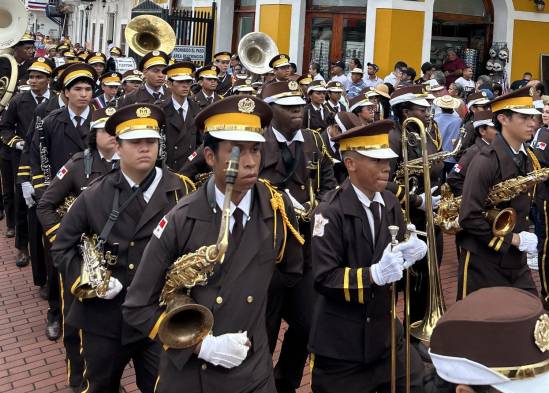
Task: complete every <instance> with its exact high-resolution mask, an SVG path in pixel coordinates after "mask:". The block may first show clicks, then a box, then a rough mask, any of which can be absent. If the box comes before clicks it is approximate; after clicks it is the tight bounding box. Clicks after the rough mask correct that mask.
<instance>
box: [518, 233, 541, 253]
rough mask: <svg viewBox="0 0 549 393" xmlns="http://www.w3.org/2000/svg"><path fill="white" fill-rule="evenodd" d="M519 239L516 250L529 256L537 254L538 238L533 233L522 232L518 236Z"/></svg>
mask: <svg viewBox="0 0 549 393" xmlns="http://www.w3.org/2000/svg"><path fill="white" fill-rule="evenodd" d="M518 235H519V237H520V243H519V246H518V249H519V250H520V251H526V252H529V253H530V254H537V252H538V237H537V236H536V235H535V234H534V233H530V232H527V231H522V232H521V233H519V234H518Z"/></svg>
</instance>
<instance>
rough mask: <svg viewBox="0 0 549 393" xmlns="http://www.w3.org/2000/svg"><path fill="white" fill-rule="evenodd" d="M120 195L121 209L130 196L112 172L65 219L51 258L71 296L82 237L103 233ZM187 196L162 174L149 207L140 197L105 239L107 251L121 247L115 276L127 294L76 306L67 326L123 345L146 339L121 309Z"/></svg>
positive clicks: (176, 182)
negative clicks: (159, 233)
mask: <svg viewBox="0 0 549 393" xmlns="http://www.w3.org/2000/svg"><path fill="white" fill-rule="evenodd" d="M116 189H119V190H120V200H119V203H120V205H122V204H123V203H124V201H125V200H126V199H127V198H128V197H129V196H130V195H131V193H132V190H131V188H130V186H129V184H128V182H127V181H126V179H125V178H124V176H123V175H122V172H121V171H120V170H114V171H112V172H110V173H109V174H107V175H106V176H104V177H103V178H102V179H100V180H99V181H97V182H95V183H94V184H93V185H92V186H90V187H89V188H88V189H86V190H85V191H84V192H83V193H82V194H80V196H79V197H78V198H77V199H76V201H75V202H74V204H73V205H72V207H71V209H70V210H69V211H68V213H67V214H66V215H65V216H64V217H63V221H62V223H61V224H62V225H61V227H60V228H59V230H58V231H57V239H56V240H55V242H54V243H53V245H52V248H51V254H52V258H53V261H54V265H55V266H56V267H57V269H58V270H59V272H60V273H61V274H62V275H63V278H64V280H65V284H64V285H66V287H69V288H71V291H73V288H75V287H76V286H77V285H78V283H79V282H80V272H81V265H82V257H81V256H80V252H79V250H78V244H79V243H80V237H81V235H82V234H84V233H85V234H97V235H99V234H100V233H101V231H102V229H103V227H104V225H105V223H106V222H107V218H108V216H109V214H110V213H111V210H112V208H113V199H114V195H115V190H116ZM188 191H189V190H188V188H187V186H186V185H185V184H184V183H183V182H182V181H181V179H180V178H179V176H177V175H175V174H173V173H171V172H170V171H168V170H163V171H162V179H161V180H160V183H159V184H158V186H157V188H156V190H155V191H154V193H153V195H152V197H151V199H150V200H149V202H148V203H147V204H146V206H142V204H141V203H143V204H144V201H142V202H139V199H138V198H139V197H137V198H135V199H134V200H133V201H132V202H131V203H130V204H129V205H128V207H127V208H126V210H124V211H123V212H122V213H121V214H120V216H119V218H118V221H117V222H116V223H115V225H114V226H113V228H112V231H111V233H110V235H109V237H108V239H107V243H108V245H107V248H108V247H110V246H112V245H113V244H115V243H118V244H119V247H118V260H117V263H116V265H115V266H114V267H113V268H112V276H113V277H115V278H117V279H118V280H119V281H120V283H121V284H122V285H123V287H124V288H123V290H122V291H121V292H120V293H119V294H118V295H117V296H116V297H115V298H114V299H112V300H104V299H100V298H91V299H83V300H81V301H75V302H73V304H72V306H71V308H70V311H69V314H68V315H67V316H66V318H65V322H66V323H69V324H70V325H72V326H74V327H77V328H79V329H83V330H85V331H87V332H90V333H93V334H96V335H101V336H106V337H111V338H114V339H120V340H121V342H122V344H126V343H129V342H134V341H137V340H139V339H142V338H145V337H146V334H142V333H140V332H138V331H137V330H135V329H133V328H132V327H130V326H129V325H127V324H126V323H123V321H122V310H121V306H122V303H123V302H124V298H125V296H126V291H127V288H128V286H129V285H130V283H131V282H132V280H133V277H134V275H135V272H136V270H137V267H138V266H139V263H140V262H141V260H142V259H141V256H142V255H143V251H144V249H145V246H146V245H147V243H148V241H149V239H150V238H151V236H152V233H153V230H154V228H155V227H156V226H157V225H158V222H159V221H160V219H161V218H162V217H163V216H164V215H165V214H167V213H168V211H170V209H171V208H172V207H173V206H175V205H176V203H177V201H179V200H180V199H181V198H183V197H184V196H185V195H186V194H187V192H188Z"/></svg>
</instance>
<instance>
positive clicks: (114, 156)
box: [97, 149, 131, 180]
mask: <svg viewBox="0 0 549 393" xmlns="http://www.w3.org/2000/svg"><path fill="white" fill-rule="evenodd" d="M97 152H98V153H99V157H101V159H102V160H105V161H107V162H112V161H114V160H120V157H119V156H118V153H117V152H114V154H113V155H112V157H111V159H110V160H107V159H106V158H105V156H104V155H103V153H101V150H99V149H97ZM122 173H124V172H122ZM124 176H126V175H124ZM130 180H131V179H130Z"/></svg>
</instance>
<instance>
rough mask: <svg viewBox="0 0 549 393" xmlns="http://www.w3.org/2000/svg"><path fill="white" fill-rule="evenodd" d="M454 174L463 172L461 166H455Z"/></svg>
mask: <svg viewBox="0 0 549 393" xmlns="http://www.w3.org/2000/svg"><path fill="white" fill-rule="evenodd" d="M454 172H456V173H459V172H461V165H459V164H456V165H454Z"/></svg>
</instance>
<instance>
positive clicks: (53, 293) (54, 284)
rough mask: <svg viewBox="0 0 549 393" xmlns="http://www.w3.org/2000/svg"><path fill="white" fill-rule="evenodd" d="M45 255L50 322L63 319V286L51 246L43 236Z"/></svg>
mask: <svg viewBox="0 0 549 393" xmlns="http://www.w3.org/2000/svg"><path fill="white" fill-rule="evenodd" d="M42 241H43V242H44V243H43V244H44V246H45V247H44V256H45V260H46V270H47V273H48V291H47V292H48V305H49V308H48V322H53V321H60V320H61V288H60V286H59V273H58V272H57V269H56V268H55V266H53V260H52V259H51V255H50V247H51V245H50V244H49V242H48V240H47V239H45V238H43V240H42Z"/></svg>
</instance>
